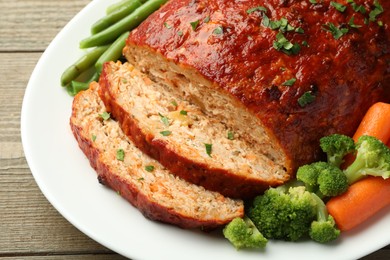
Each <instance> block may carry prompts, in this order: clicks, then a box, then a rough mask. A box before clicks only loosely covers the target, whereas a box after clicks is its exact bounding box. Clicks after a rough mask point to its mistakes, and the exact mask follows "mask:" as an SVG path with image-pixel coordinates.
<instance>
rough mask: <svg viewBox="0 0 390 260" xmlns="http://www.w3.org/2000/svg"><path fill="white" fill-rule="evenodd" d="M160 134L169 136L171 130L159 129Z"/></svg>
mask: <svg viewBox="0 0 390 260" xmlns="http://www.w3.org/2000/svg"><path fill="white" fill-rule="evenodd" d="M160 134H161V135H162V136H169V135H171V134H172V132H171V131H168V130H166V131H161V132H160Z"/></svg>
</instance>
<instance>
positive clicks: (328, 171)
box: [297, 162, 348, 198]
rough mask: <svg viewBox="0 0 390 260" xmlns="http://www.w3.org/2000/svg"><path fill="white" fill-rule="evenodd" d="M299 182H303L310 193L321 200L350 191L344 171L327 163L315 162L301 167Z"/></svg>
mask: <svg viewBox="0 0 390 260" xmlns="http://www.w3.org/2000/svg"><path fill="white" fill-rule="evenodd" d="M297 180H299V181H302V182H303V183H304V184H305V186H306V189H307V190H308V191H310V192H313V193H316V194H317V195H318V196H320V197H321V198H323V197H332V196H337V195H340V194H342V193H344V192H345V191H346V190H347V189H348V181H347V177H346V176H345V174H344V173H343V171H342V170H341V169H340V168H338V167H336V166H334V165H333V164H330V163H327V162H315V163H312V164H306V165H303V166H301V167H299V168H298V171H297Z"/></svg>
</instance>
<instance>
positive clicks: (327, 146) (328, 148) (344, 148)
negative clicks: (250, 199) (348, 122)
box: [320, 134, 355, 167]
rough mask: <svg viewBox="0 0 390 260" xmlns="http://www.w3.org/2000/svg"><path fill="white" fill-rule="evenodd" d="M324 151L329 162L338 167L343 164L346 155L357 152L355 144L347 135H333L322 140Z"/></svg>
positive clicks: (321, 144)
mask: <svg viewBox="0 0 390 260" xmlns="http://www.w3.org/2000/svg"><path fill="white" fill-rule="evenodd" d="M320 146H321V149H322V151H324V152H325V153H326V155H327V158H328V162H329V163H330V164H333V165H334V166H336V167H339V166H340V165H341V164H342V163H343V158H344V156H345V155H347V154H349V153H351V152H353V151H354V150H355V142H354V141H353V139H352V138H351V137H349V136H346V135H340V134H332V135H328V136H325V137H322V138H321V139H320Z"/></svg>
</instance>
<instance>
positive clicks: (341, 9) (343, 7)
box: [330, 1, 347, 13]
mask: <svg viewBox="0 0 390 260" xmlns="http://www.w3.org/2000/svg"><path fill="white" fill-rule="evenodd" d="M330 5H331V6H333V7H334V8H336V10H337V11H339V12H342V13H343V12H344V11H345V9H346V8H347V7H346V6H345V5H342V4H340V3H337V2H333V1H331V2H330Z"/></svg>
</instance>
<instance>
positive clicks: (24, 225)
mask: <svg viewBox="0 0 390 260" xmlns="http://www.w3.org/2000/svg"><path fill="white" fill-rule="evenodd" d="M89 2H90V1H88V0H13V1H7V0H0V259H123V257H122V256H120V255H117V254H115V253H114V252H112V251H110V250H109V249H107V248H105V247H103V246H101V245H99V244H98V243H96V242H95V241H93V240H91V239H90V238H88V237H87V236H86V235H84V234H83V233H81V232H80V231H79V230H77V229H76V228H75V227H73V226H72V225H71V224H70V223H69V222H68V221H66V220H65V219H64V218H63V217H62V216H61V215H60V214H59V213H58V212H57V211H56V210H55V209H54V208H53V207H52V206H51V205H50V204H49V202H48V201H47V200H46V198H45V197H44V196H43V195H42V193H41V191H40V190H39V188H38V187H37V185H36V183H35V181H34V179H33V176H32V175H31V172H30V169H29V167H28V165H27V162H26V159H25V157H24V154H23V148H22V144H21V139H20V111H21V105H22V100H23V95H24V91H25V88H26V85H27V82H28V80H29V77H30V75H31V72H32V70H33V69H34V66H35V64H36V63H37V61H38V59H39V58H40V56H41V54H42V53H43V51H44V50H45V48H46V47H47V46H48V44H49V43H50V41H51V40H52V39H53V38H54V37H55V35H56V34H57V33H58V32H59V31H60V29H61V28H62V27H63V26H64V25H65V24H66V23H67V22H68V21H69V20H70V19H71V18H72V17H73V16H74V15H75V14H76V13H77V12H79V11H80V10H81V9H82V8H83V7H84V6H85V5H87V4H88V3H89ZM373 239H375V238H373ZM259 257H260V258H261V256H259ZM389 258H390V246H387V247H385V248H383V249H381V250H379V251H377V252H375V253H373V254H371V255H369V256H367V257H365V258H364V259H366V260H369V259H389Z"/></svg>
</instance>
